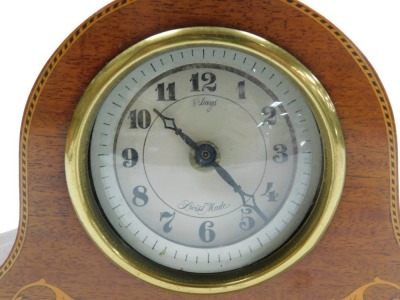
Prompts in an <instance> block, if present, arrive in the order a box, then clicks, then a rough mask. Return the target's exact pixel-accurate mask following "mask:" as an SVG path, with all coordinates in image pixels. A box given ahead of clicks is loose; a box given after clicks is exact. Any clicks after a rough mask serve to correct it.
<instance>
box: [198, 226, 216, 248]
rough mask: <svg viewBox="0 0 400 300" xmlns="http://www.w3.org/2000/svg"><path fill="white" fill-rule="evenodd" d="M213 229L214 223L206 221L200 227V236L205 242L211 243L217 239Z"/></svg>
mask: <svg viewBox="0 0 400 300" xmlns="http://www.w3.org/2000/svg"><path fill="white" fill-rule="evenodd" d="M213 227H214V223H213V222H211V221H205V222H203V223H202V224H201V225H200V229H199V236H200V239H201V240H202V241H203V242H205V243H209V242H212V241H213V240H214V239H215V231H214V230H212V229H211V228H213Z"/></svg>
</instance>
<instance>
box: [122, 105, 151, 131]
mask: <svg viewBox="0 0 400 300" xmlns="http://www.w3.org/2000/svg"><path fill="white" fill-rule="evenodd" d="M128 118H129V120H130V127H129V128H130V129H137V128H141V129H146V128H149V126H150V123H151V115H150V112H149V111H148V110H147V109H142V110H139V111H137V110H136V109H135V110H131V111H130V112H129V116H128Z"/></svg>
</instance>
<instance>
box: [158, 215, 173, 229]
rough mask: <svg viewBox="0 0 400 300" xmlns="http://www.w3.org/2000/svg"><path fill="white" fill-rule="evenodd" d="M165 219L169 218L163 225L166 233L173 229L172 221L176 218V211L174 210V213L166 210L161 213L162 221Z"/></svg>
mask: <svg viewBox="0 0 400 300" xmlns="http://www.w3.org/2000/svg"><path fill="white" fill-rule="evenodd" d="M163 219H167V220H168V221H167V222H166V223H165V224H164V226H163V231H164V232H165V233H169V232H171V230H172V226H171V222H172V221H173V220H174V219H175V212H173V213H172V214H171V213H169V212H167V211H164V212H162V213H160V222H161V221H162V220H163Z"/></svg>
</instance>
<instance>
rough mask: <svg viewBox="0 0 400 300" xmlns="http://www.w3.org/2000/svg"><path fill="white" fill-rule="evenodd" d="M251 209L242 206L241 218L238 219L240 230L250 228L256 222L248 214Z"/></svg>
mask: <svg viewBox="0 0 400 300" xmlns="http://www.w3.org/2000/svg"><path fill="white" fill-rule="evenodd" d="M252 212H253V210H252V209H251V208H242V219H241V220H240V223H239V227H240V229H242V230H250V229H252V228H253V227H254V225H255V224H256V222H255V221H254V219H253V218H252V217H250V216H248V215H249V214H251V213H252Z"/></svg>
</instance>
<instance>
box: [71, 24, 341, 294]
mask: <svg viewBox="0 0 400 300" xmlns="http://www.w3.org/2000/svg"><path fill="white" fill-rule="evenodd" d="M189 44H190V45H224V46H228V47H232V48H236V49H240V50H243V51H246V52H251V53H252V54H254V55H256V56H259V57H262V58H263V59H265V60H267V61H269V62H270V63H272V64H274V65H275V66H276V67H277V68H279V69H281V70H282V71H283V72H285V73H286V74H287V75H288V76H290V77H291V78H292V80H294V81H295V82H296V83H297V84H298V85H299V86H300V87H301V88H302V89H303V90H304V91H305V93H306V94H307V95H308V99H309V105H310V107H311V109H312V111H313V113H314V116H315V119H316V121H317V124H318V126H319V129H320V134H321V139H322V141H323V151H324V152H323V155H324V170H323V175H322V176H323V178H322V180H321V185H320V189H319V193H318V196H317V198H316V200H315V204H314V206H313V209H312V210H311V212H310V214H309V216H308V217H307V219H306V221H305V222H304V224H303V225H302V226H301V228H299V230H298V231H297V233H296V234H295V235H294V236H293V237H292V238H291V239H290V240H289V241H287V242H286V243H285V244H284V245H283V246H282V247H281V248H279V249H278V250H277V251H275V252H274V253H273V254H272V255H270V256H268V257H266V258H265V259H262V260H261V261H259V262H257V263H254V264H252V265H250V266H248V267H244V268H241V269H239V270H235V271H229V272H223V273H215V274H194V273H187V272H181V271H176V270H172V269H169V268H166V267H162V266H159V265H158V264H156V263H154V262H152V261H150V260H149V259H147V258H145V257H143V256H142V255H140V254H138V253H137V252H136V251H135V250H133V249H132V248H130V247H129V246H128V245H127V244H125V243H124V242H123V241H122V239H121V238H120V237H119V236H118V235H117V234H116V233H115V232H114V230H113V229H112V228H111V226H110V225H109V224H108V222H107V221H106V220H105V218H104V216H103V214H102V212H101V210H100V208H99V207H98V205H97V202H96V199H95V196H94V194H93V192H92V188H91V183H90V178H89V171H88V168H87V166H88V148H89V140H90V134H91V130H92V128H93V124H94V122H95V119H96V116H97V113H98V111H99V109H100V107H101V105H102V103H103V101H104V99H105V96H106V95H107V94H108V93H109V92H110V90H111V89H112V88H113V87H114V86H115V84H116V82H118V79H119V78H121V77H123V76H124V75H125V74H127V72H128V71H129V70H131V69H132V68H134V67H135V66H137V65H138V64H140V63H141V62H142V61H144V60H146V59H147V58H149V57H151V56H153V55H156V54H157V53H161V52H164V51H168V50H169V49H172V48H175V47H180V46H185V45H189ZM345 166H346V163H345V147H344V138H343V134H342V130H341V126H340V123H339V119H338V117H337V115H336V112H335V108H334V105H333V103H332V101H331V100H330V97H329V95H328V94H327V92H326V91H325V89H324V88H323V86H322V85H321V83H320V82H319V81H318V80H317V79H316V78H315V77H314V76H313V74H312V73H311V72H310V71H309V70H308V69H307V68H306V67H305V66H304V65H303V64H302V63H300V62H299V61H298V60H297V59H296V58H294V57H293V56H292V55H290V54H289V53H288V52H286V51H285V50H283V49H282V48H280V47H278V46H276V45H274V44H272V43H270V42H268V41H266V40H265V39H262V38H260V37H257V36H255V35H252V34H249V33H246V32H242V31H238V30H233V29H227V28H220V27H192V28H183V29H177V30H172V31H168V32H165V33H161V34H158V35H155V36H153V37H150V38H148V39H145V40H143V41H142V42H139V43H138V44H136V45H134V46H132V47H130V48H129V49H127V50H126V51H124V52H122V53H121V54H120V55H118V56H117V57H116V58H115V59H114V60H112V61H111V62H110V63H109V64H108V65H106V66H105V67H104V69H103V70H102V71H100V72H99V74H98V75H97V76H96V77H95V79H94V80H93V81H92V82H91V84H90V85H89V86H88V88H87V90H86V92H85V93H84V95H83V96H82V98H81V100H80V102H79V104H78V106H77V109H76V112H75V113H74V116H73V119H72V121H71V125H70V128H69V132H68V136H67V145H66V151H65V169H66V178H67V184H68V189H69V193H70V197H71V200H72V203H73V206H74V209H75V211H76V214H77V216H78V218H79V220H80V222H81V223H82V225H83V227H84V228H85V230H86V232H87V234H88V235H89V236H90V237H91V239H92V240H93V241H94V243H95V244H96V245H97V246H98V247H99V249H100V250H101V251H102V252H103V253H104V254H105V255H106V256H107V257H109V258H110V259H111V260H112V261H113V262H114V263H115V264H116V265H118V266H119V267H121V268H122V269H124V270H125V271H127V272H129V273H130V274H132V275H134V276H136V277H138V278H140V279H142V280H144V281H147V282H149V283H151V284H154V285H157V286H160V287H163V288H166V289H170V290H175V291H179V292H187V293H199V294H210V293H222V292H230V291H234V290H239V289H242V288H246V287H250V286H252V285H254V284H257V283H260V282H262V281H265V280H267V279H270V278H272V277H274V276H276V275H277V274H279V273H281V272H283V271H284V270H286V269H288V268H289V267H290V266H292V265H293V264H295V263H296V262H298V261H299V260H300V259H301V258H303V257H304V256H305V255H306V254H307V253H309V252H310V251H311V249H312V248H313V247H314V246H315V245H316V244H317V242H318V241H319V239H320V238H321V237H322V235H323V233H324V232H325V230H326V228H327V227H328V225H329V223H330V221H331V219H332V217H333V215H334V213H335V210H336V207H337V205H338V203H339V201H340V197H341V193H342V190H343V185H344V178H345Z"/></svg>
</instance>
